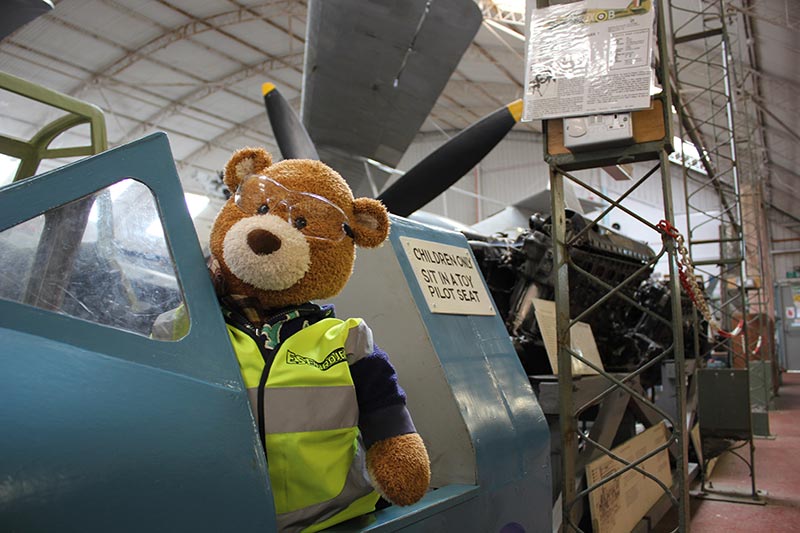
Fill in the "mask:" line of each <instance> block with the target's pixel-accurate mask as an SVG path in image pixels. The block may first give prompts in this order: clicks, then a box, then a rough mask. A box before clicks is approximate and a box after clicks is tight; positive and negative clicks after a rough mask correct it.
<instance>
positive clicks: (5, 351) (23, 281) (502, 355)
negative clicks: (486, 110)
mask: <svg viewBox="0 0 800 533" xmlns="http://www.w3.org/2000/svg"><path fill="white" fill-rule="evenodd" d="M414 247H417V249H418V250H423V249H427V250H428V252H425V251H420V252H419V253H417V254H416V255H415V252H414V251H413V250H414V249H415V248H414ZM441 250H450V251H452V252H453V253H454V254H455V255H454V256H453V257H461V258H462V261H463V264H460V265H458V266H459V267H461V268H462V269H463V268H467V267H466V266H465V265H466V264H467V263H469V260H470V258H471V257H472V256H471V252H470V250H469V247H468V246H467V244H466V240H465V239H464V238H463V236H461V235H459V234H455V233H452V232H445V231H441V230H436V229H433V228H429V227H426V226H423V225H421V224H417V223H413V222H411V221H408V220H406V219H402V218H398V217H395V218H393V228H392V235H391V241H390V243H387V244H386V245H385V246H384V247H382V248H380V249H377V250H374V251H372V250H371V251H370V252H371V253H367V252H366V251H359V260H358V263H357V265H356V272H355V275H354V277H353V278H352V279H351V284H350V285H349V286H348V289H347V290H346V291H345V293H343V294H342V295H341V297H340V298H339V299H337V301H336V302H335V303H336V305H337V310H341V312H342V313H345V314H350V315H351V316H362V317H364V318H365V319H366V320H367V321H368V322H369V323H370V325H371V326H372V329H373V331H374V332H375V335H376V341H377V342H378V343H379V344H380V345H381V346H382V347H383V348H384V349H386V350H387V351H388V352H389V354H390V357H391V358H392V361H393V362H394V363H395V365H396V366H397V368H398V373H399V376H400V380H401V385H402V386H403V387H404V388H405V390H406V392H407V394H408V398H409V408H410V410H411V412H412V415H413V416H414V419H415V422H416V423H417V426H418V430H419V431H420V434H421V435H422V437H423V438H424V439H425V440H426V443H427V444H428V447H429V451H430V455H431V462H432V473H433V480H432V487H431V490H430V491H429V493H428V494H427V495H426V496H425V497H424V498H423V500H422V501H420V502H418V503H417V504H415V505H413V506H410V507H405V508H400V507H388V508H386V509H382V510H380V511H377V512H375V513H373V514H371V515H367V516H364V517H360V518H357V519H354V520H352V521H350V522H348V523H345V524H342V525H340V526H337V527H336V528H334V530H336V531H396V530H400V529H403V530H409V531H436V532H443V531H478V532H493V531H498V532H499V531H502V532H503V533H518V532H523V531H525V532H548V533H549V532H550V531H551V510H552V499H551V479H550V463H549V461H550V459H549V453H550V450H549V442H550V436H549V432H548V428H547V423H546V421H545V419H544V415H543V414H542V411H541V409H540V408H539V405H538V402H537V400H536V397H535V395H534V393H533V391H532V389H531V387H530V385H529V383H528V379H527V376H526V375H525V372H524V370H523V369H522V366H521V364H520V362H519V360H518V359H517V357H516V353H515V351H514V349H513V347H512V345H511V342H510V340H509V339H508V335H507V333H506V330H505V328H504V326H503V324H502V321H501V320H500V318H499V316H498V315H497V313H496V312H493V307H492V302H491V300H490V297H489V296H488V294H487V291H486V290H485V282H484V281H483V278H482V277H481V275H480V272H479V271H478V270H477V269H475V271H474V272H473V273H472V276H473V277H472V278H471V279H470V280H469V283H470V284H472V287H471V288H470V291H472V290H474V291H475V294H472V292H463V293H460V297H461V298H462V299H464V298H466V299H467V300H469V299H470V298H471V299H472V300H471V302H472V304H474V303H475V298H484V300H483V301H482V302H481V309H482V311H481V312H479V313H472V312H469V311H464V310H463V309H462V310H459V309H458V308H451V307H448V306H445V308H444V309H435V308H432V307H431V301H432V300H431V298H432V297H437V298H444V296H445V295H447V294H450V295H451V296H452V298H453V299H457V298H459V293H457V292H452V293H450V292H448V291H444V292H439V293H438V295H435V294H434V293H432V292H430V290H431V289H430V287H426V286H425V284H424V283H423V282H422V281H420V279H421V278H420V277H419V276H420V274H419V270H420V265H421V264H422V265H423V267H424V266H425V265H424V264H423V263H425V262H426V260H425V259H424V258H425V257H428V259H430V260H431V261H433V262H435V261H434V260H435V258H436V257H435V256H431V255H428V256H426V255H425V253H431V251H433V252H436V251H441ZM419 257H423V259H422V260H420V259H419ZM429 262H430V261H429ZM430 266H431V270H435V269H434V268H433V267H434V266H435V265H433V264H432V263H431V265H430ZM456 274H458V273H456ZM459 275H460V274H459ZM462 283H466V281H462ZM478 284H480V286H481V287H483V291H482V292H478V291H479V287H478ZM445 288H447V287H445ZM465 288H466V287H465ZM425 291H429V293H428V294H427V297H426V293H425ZM445 299H446V298H445ZM468 307H469V306H468ZM473 308H474V305H473ZM175 309H183V310H184V311H185V312H184V313H183V316H185V319H186V320H185V323H184V324H183V327H182V328H180V329H179V330H177V334H176V335H173V336H171V337H169V338H164V337H161V336H159V335H154V331H153V327H154V324H156V321H157V318H158V317H159V316H162V315H163V314H164V313H167V312H171V311H174V310H175ZM0 391H2V393H1V394H2V401H0V428H2V432H1V433H0V524H2V528H0V529H3V530H4V531H85V532H91V531H137V532H140V531H258V532H262V533H263V532H266V531H274V530H275V514H274V509H273V504H272V495H271V490H270V487H269V481H268V476H267V466H266V465H267V463H266V461H267V458H265V456H264V452H263V448H262V446H261V443H260V441H259V438H258V434H257V429H256V425H255V423H254V420H253V417H252V414H251V411H250V406H249V400H248V398H247V394H246V391H245V389H244V387H243V384H242V380H241V376H240V374H239V368H238V364H237V361H236V358H235V356H234V354H233V350H232V348H231V345H230V343H229V339H228V335H227V332H226V328H225V325H224V322H223V319H222V316H221V314H220V313H219V310H218V304H217V301H216V297H215V294H214V290H213V288H212V284H211V280H210V279H209V276H208V273H207V269H206V261H205V259H204V257H203V253H202V250H201V246H200V244H199V242H198V239H197V234H196V232H195V229H194V227H193V225H192V220H191V217H190V216H189V212H188V210H187V206H186V203H185V200H184V193H183V190H182V188H181V183H180V180H179V178H178V175H177V173H176V169H175V165H174V161H173V158H172V154H171V152H170V148H169V143H168V140H167V137H166V135H165V134H163V133H157V134H153V135H150V136H148V137H145V138H143V139H140V140H138V141H135V142H133V143H130V144H127V145H125V146H121V147H119V148H115V149H112V150H108V151H105V152H103V153H101V154H99V155H96V156H93V157H90V158H87V159H83V160H81V161H78V162H76V163H72V164H69V165H67V166H64V167H61V168H59V169H57V170H54V171H51V172H48V173H45V174H41V175H38V176H34V177H32V178H28V179H24V180H22V181H18V182H16V183H13V184H11V185H9V186H6V187H4V188H0Z"/></svg>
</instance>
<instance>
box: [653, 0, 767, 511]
mask: <svg viewBox="0 0 800 533" xmlns="http://www.w3.org/2000/svg"><path fill="white" fill-rule="evenodd" d="M669 21H670V31H671V34H672V39H671V42H672V68H671V69H670V71H671V74H672V82H673V85H674V88H675V92H674V96H675V106H676V109H677V114H678V133H679V138H680V140H681V145H682V146H683V147H684V148H685V147H686V146H687V145H688V144H689V143H691V145H693V146H694V147H695V150H696V152H695V154H693V155H689V153H688V150H686V149H684V150H682V152H681V157H682V162H683V165H682V169H683V183H684V194H685V207H686V213H685V216H686V227H687V235H686V241H685V242H686V251H687V256H688V258H689V259H690V263H689V264H693V266H694V268H693V270H691V274H693V276H695V277H696V278H697V279H698V280H702V282H703V283H705V284H706V288H707V290H708V292H709V293H710V294H711V298H709V299H708V300H705V299H703V301H701V302H699V304H700V305H699V306H698V308H699V310H697V311H695V313H694V316H693V320H694V321H695V324H696V325H699V323H700V321H701V320H703V319H706V320H707V321H708V322H709V323H710V324H711V335H710V336H709V338H710V339H711V346H710V347H705V346H704V345H703V344H702V343H701V342H700V339H699V336H700V335H703V331H702V330H701V328H699V327H695V332H696V335H697V336H698V338H696V339H695V343H694V348H695V353H694V354H693V355H694V357H695V359H696V360H697V361H698V362H699V363H700V365H701V367H703V368H700V369H699V370H698V378H699V379H698V388H699V389H700V391H699V406H698V417H699V425H700V435H701V441H702V443H703V444H702V450H701V454H702V456H703V458H702V462H703V470H702V472H703V478H702V479H703V484H702V487H701V490H700V492H699V493H698V496H703V497H716V498H724V499H734V500H736V501H747V502H749V503H763V500H761V499H760V497H759V495H758V491H757V489H756V472H755V460H754V452H755V445H754V441H753V438H754V425H755V426H763V425H764V424H765V423H766V422H765V421H766V420H768V419H767V416H766V411H767V403H766V401H765V400H764V398H766V394H764V393H762V394H753V393H751V389H753V388H755V389H764V384H765V383H766V380H765V377H766V372H764V371H763V370H764V369H763V368H762V369H761V370H762V372H760V373H753V372H751V369H752V366H753V365H752V364H751V361H752V359H754V353H757V352H759V351H760V350H764V347H763V344H764V342H768V347H767V348H766V353H771V352H772V342H771V338H770V339H766V335H765V334H764V332H765V331H766V330H767V329H768V328H767V327H766V326H765V321H767V320H768V317H769V316H770V314H771V306H772V304H771V293H770V291H771V277H770V276H769V275H768V269H765V268H764V254H763V251H762V249H761V243H764V242H768V241H767V239H766V238H763V237H760V235H761V234H762V233H763V232H764V231H765V224H764V220H763V208H762V207H761V206H762V200H761V196H760V193H759V191H760V189H759V183H760V180H759V171H760V168H761V166H760V164H757V161H759V160H760V159H761V156H760V154H759V153H758V148H757V142H753V141H754V139H755V140H756V141H757V139H758V138H759V137H760V133H759V131H760V125H759V123H758V121H757V119H756V120H754V118H753V116H752V115H751V113H750V112H749V110H748V106H747V103H746V102H745V99H744V98H742V95H743V94H744V93H745V92H747V90H748V89H747V87H751V89H750V90H752V83H753V80H748V78H747V77H746V76H745V77H739V78H737V75H736V74H737V73H736V66H737V60H738V59H739V58H740V57H741V56H740V52H741V50H740V49H739V46H740V45H744V46H747V45H746V44H745V43H742V42H739V40H738V36H739V35H741V34H742V33H746V32H747V31H748V26H747V22H748V21H747V20H746V17H744V16H743V15H742V14H741V13H739V12H738V11H736V10H734V9H730V8H729V4H728V2H726V1H723V0H696V1H692V2H687V1H685V0H670V2H669ZM745 50H746V48H745ZM750 52H752V51H751V50H750ZM692 157H693V158H695V159H696V161H695V162H693V161H690V160H689V159H690V158H692ZM693 163H694V164H693ZM708 191H714V192H715V193H716V195H717V197H718V198H719V205H718V206H710V205H709V204H708V203H707V202H703V201H701V198H702V195H703V194H704V193H707V192H708ZM709 229H711V230H712V231H709ZM714 230H715V231H714ZM768 279H769V280H768ZM767 283H769V285H767ZM706 304H707V305H706ZM758 374H760V379H757V380H755V381H754V380H753V376H754V375H758ZM753 413H755V414H753ZM762 429H763V427H762ZM767 432H768V429H767ZM743 449H744V450H746V451H745V453H742V450H743ZM725 452H731V453H734V454H735V455H736V456H737V457H739V458H740V459H741V460H742V461H744V462H745V464H746V465H747V467H748V469H749V475H750V481H751V483H750V485H751V486H750V494H749V497H747V496H746V495H736V494H735V493H733V492H731V491H724V490H718V489H719V487H717V488H715V489H711V488H710V485H709V484H708V479H707V476H706V475H705V474H706V472H707V469H706V466H707V465H708V463H709V461H710V460H712V459H713V458H714V457H716V456H719V455H721V454H722V453H725ZM738 496H744V498H741V499H739V498H738Z"/></svg>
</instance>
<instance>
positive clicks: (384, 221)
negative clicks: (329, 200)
mask: <svg viewBox="0 0 800 533" xmlns="http://www.w3.org/2000/svg"><path fill="white" fill-rule="evenodd" d="M353 214H354V218H355V220H353V221H351V222H352V224H353V226H352V230H353V233H354V237H353V239H354V240H355V242H356V244H357V245H358V246H361V247H364V248H375V247H376V246H378V245H380V244H381V243H382V242H383V241H385V240H386V237H388V236H389V213H388V212H387V211H386V207H384V205H383V204H382V203H381V202H379V201H378V200H375V199H373V198H356V199H355V200H353Z"/></svg>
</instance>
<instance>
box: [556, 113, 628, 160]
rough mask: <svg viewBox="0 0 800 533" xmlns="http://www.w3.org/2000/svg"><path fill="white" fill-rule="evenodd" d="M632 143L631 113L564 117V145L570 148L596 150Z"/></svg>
mask: <svg viewBox="0 0 800 533" xmlns="http://www.w3.org/2000/svg"><path fill="white" fill-rule="evenodd" d="M632 143H633V125H632V123H631V114H630V113H612V114H607V115H589V116H585V117H569V118H565V119H564V147H565V148H567V149H569V150H572V151H581V150H596V149H599V148H608V147H611V146H621V145H626V144H632Z"/></svg>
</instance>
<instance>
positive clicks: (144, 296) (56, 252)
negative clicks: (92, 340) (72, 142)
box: [0, 179, 189, 340]
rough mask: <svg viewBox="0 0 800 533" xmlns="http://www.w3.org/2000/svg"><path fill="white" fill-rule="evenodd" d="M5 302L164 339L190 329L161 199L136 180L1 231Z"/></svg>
mask: <svg viewBox="0 0 800 533" xmlns="http://www.w3.org/2000/svg"><path fill="white" fill-rule="evenodd" d="M0 298H2V299H5V300H11V301H15V302H20V303H24V304H27V305H32V306H35V307H39V308H42V309H47V310H50V311H54V312H57V313H61V314H65V315H69V316H72V317H76V318H80V319H83V320H88V321H90V322H94V323H96V324H102V325H104V326H110V327H114V328H118V329H122V330H125V331H130V332H133V333H137V334H140V335H144V336H148V337H153V338H158V339H160V340H178V339H180V338H181V337H183V336H185V335H186V333H188V330H189V319H188V314H187V313H186V312H185V305H184V303H183V294H182V292H181V288H180V285H179V283H178V280H177V275H176V273H175V265H174V262H173V260H172V256H171V254H170V250H169V246H168V244H167V240H166V238H165V236H164V230H163V226H162V224H161V219H160V217H159V214H158V209H157V207H156V201H155V198H154V197H153V194H152V192H151V191H150V189H148V188H147V186H145V185H144V184H142V183H141V182H138V181H136V180H134V179H123V180H122V181H119V182H117V183H115V184H114V185H112V186H110V187H108V188H106V189H103V190H101V191H98V192H96V193H94V194H91V195H89V196H86V197H84V198H80V199H78V200H75V201H73V202H70V203H68V204H65V205H63V206H60V207H58V208H55V209H52V210H51V211H48V212H46V213H44V214H43V215H40V216H38V217H36V218H33V219H30V220H28V221H26V222H23V223H21V224H18V225H16V226H13V227H11V228H9V229H7V230H5V231H3V232H0ZM168 319H171V321H169V322H168V321H167V320H168ZM157 321H158V322H157ZM154 326H155V327H156V330H157V331H155V330H154ZM166 329H169V333H168V334H166V333H164V332H165V331H166ZM154 331H155V332H154Z"/></svg>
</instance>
